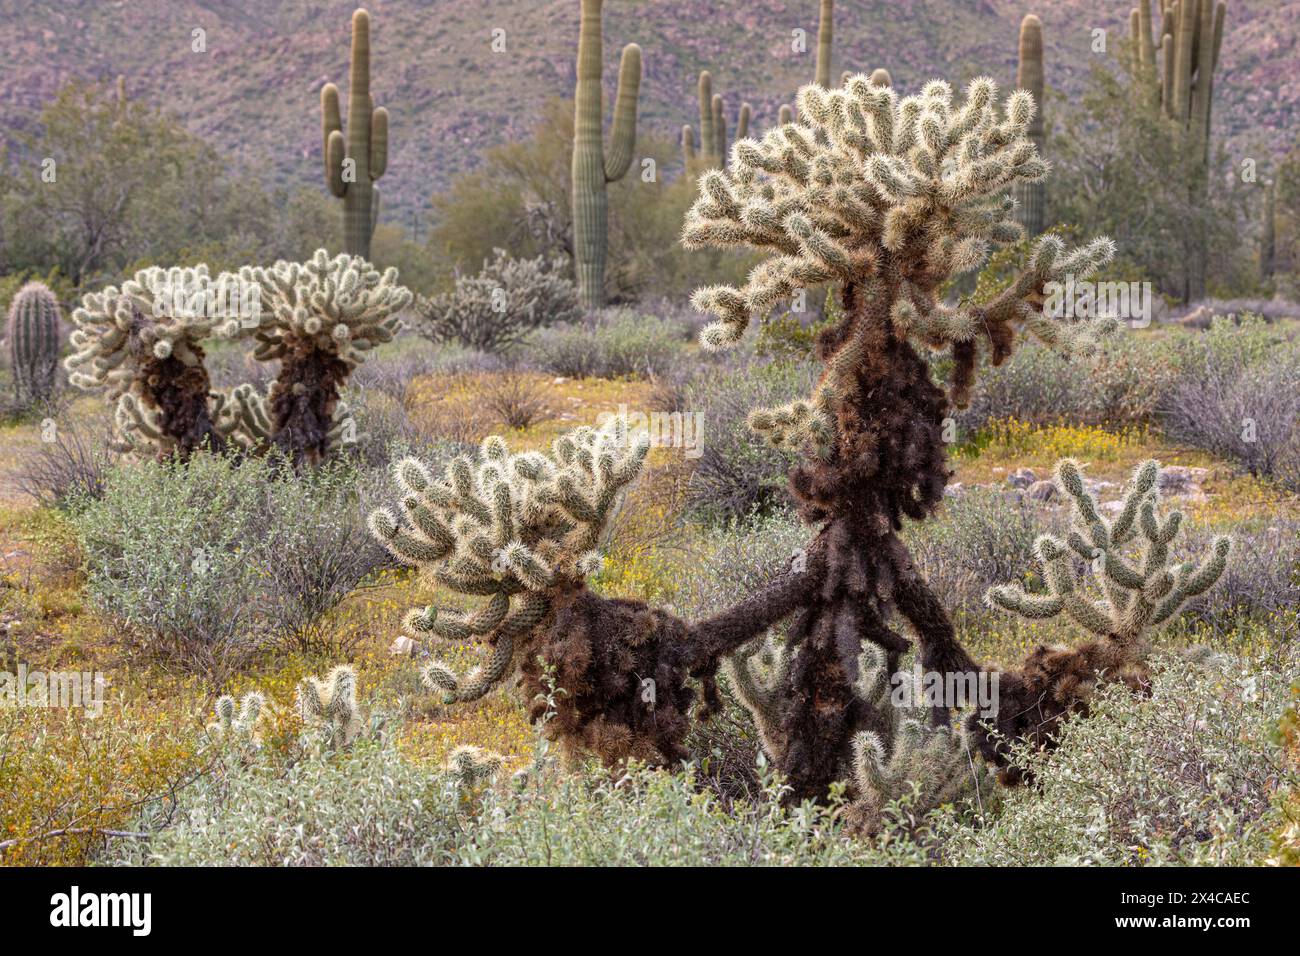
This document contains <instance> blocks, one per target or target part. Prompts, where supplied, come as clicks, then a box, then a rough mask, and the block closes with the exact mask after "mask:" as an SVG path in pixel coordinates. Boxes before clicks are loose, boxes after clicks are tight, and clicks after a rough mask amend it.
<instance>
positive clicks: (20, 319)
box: [5, 282, 59, 403]
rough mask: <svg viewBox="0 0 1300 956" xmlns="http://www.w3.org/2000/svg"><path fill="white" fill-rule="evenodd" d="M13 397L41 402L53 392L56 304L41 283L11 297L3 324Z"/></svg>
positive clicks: (56, 353) (56, 359) (56, 360)
mask: <svg viewBox="0 0 1300 956" xmlns="http://www.w3.org/2000/svg"><path fill="white" fill-rule="evenodd" d="M5 338H6V339H7V340H8V342H9V367H10V368H11V369H12V370H13V376H14V396H15V397H16V398H17V399H18V401H19V403H26V402H43V401H45V400H46V399H48V398H49V397H50V396H51V395H52V394H53V393H54V383H55V379H56V373H57V372H58V368H59V303H58V300H56V299H55V298H54V293H53V292H51V291H50V290H49V289H48V288H46V286H45V285H44V284H43V283H40V282H29V283H27V284H26V285H25V286H23V287H22V288H21V289H19V290H18V294H17V295H15V296H14V299H13V302H11V303H10V305H9V320H8V322H7V323H6V324H5Z"/></svg>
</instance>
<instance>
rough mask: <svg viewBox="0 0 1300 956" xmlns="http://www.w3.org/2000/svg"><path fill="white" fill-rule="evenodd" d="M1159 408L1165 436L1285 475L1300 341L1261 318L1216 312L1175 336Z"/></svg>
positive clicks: (1297, 420) (1295, 449) (1291, 448)
mask: <svg viewBox="0 0 1300 956" xmlns="http://www.w3.org/2000/svg"><path fill="white" fill-rule="evenodd" d="M1161 413H1162V421H1163V424H1164V427H1165V429H1166V431H1167V432H1168V433H1169V434H1170V435H1171V437H1173V438H1175V439H1178V440H1180V441H1186V442H1188V443H1190V444H1193V445H1196V446H1197V447H1200V448H1204V449H1205V450H1207V451H1210V452H1213V453H1214V454H1216V455H1219V456H1221V457H1224V458H1228V459H1229V460H1232V461H1234V462H1236V463H1237V464H1238V465H1239V466H1240V467H1242V468H1243V469H1245V470H1246V471H1248V472H1250V473H1251V474H1252V475H1256V476H1260V477H1270V478H1278V477H1281V478H1284V479H1289V478H1290V477H1291V476H1292V474H1293V472H1294V471H1295V470H1296V465H1295V461H1296V460H1300V429H1298V426H1300V348H1298V347H1297V346H1296V345H1294V344H1293V343H1290V342H1288V341H1287V340H1286V339H1285V338H1284V337H1283V336H1282V335H1281V334H1280V333H1278V332H1276V331H1275V329H1274V327H1269V326H1266V325H1265V324H1264V322H1263V320H1262V319H1258V318H1248V319H1246V320H1243V321H1242V323H1241V325H1240V326H1239V327H1238V326H1235V325H1233V323H1232V322H1231V321H1229V320H1227V319H1216V320H1215V322H1214V325H1213V326H1212V327H1211V329H1210V330H1209V331H1208V332H1206V333H1204V335H1202V336H1198V337H1195V338H1192V339H1190V340H1189V341H1185V342H1183V343H1181V348H1180V351H1179V356H1178V376H1177V378H1176V379H1175V381H1174V382H1173V384H1172V386H1171V387H1170V389H1169V391H1168V393H1167V394H1166V395H1165V397H1164V399H1163V400H1162V402H1161ZM1295 487H1300V485H1296V486H1295Z"/></svg>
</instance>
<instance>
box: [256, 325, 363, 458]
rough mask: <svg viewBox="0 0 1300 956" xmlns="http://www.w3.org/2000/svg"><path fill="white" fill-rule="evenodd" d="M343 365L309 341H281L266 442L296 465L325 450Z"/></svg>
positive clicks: (343, 378)
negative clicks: (282, 352)
mask: <svg viewBox="0 0 1300 956" xmlns="http://www.w3.org/2000/svg"><path fill="white" fill-rule="evenodd" d="M347 375H348V369H347V365H345V364H344V363H343V361H342V360H341V359H340V358H339V357H338V356H337V355H334V354H332V353H330V352H325V351H322V350H321V349H318V348H316V347H315V346H314V345H313V344H312V343H311V342H306V341H303V340H301V339H292V340H289V341H286V342H285V352H284V354H283V355H282V356H281V357H280V374H279V376H277V378H276V380H275V385H274V386H272V388H271V396H270V413H271V428H272V432H271V442H272V444H274V445H275V447H276V448H278V449H280V451H281V452H283V453H284V455H285V456H286V457H287V458H288V459H289V460H290V461H292V462H293V464H294V465H295V467H296V466H298V465H301V464H303V463H306V464H310V465H316V464H319V463H320V462H321V461H322V460H323V459H324V457H325V454H326V452H328V451H329V433H330V429H331V428H332V427H333V425H334V409H335V407H336V406H337V405H338V401H339V389H340V388H341V387H342V385H343V383H344V382H345V381H346V380H347Z"/></svg>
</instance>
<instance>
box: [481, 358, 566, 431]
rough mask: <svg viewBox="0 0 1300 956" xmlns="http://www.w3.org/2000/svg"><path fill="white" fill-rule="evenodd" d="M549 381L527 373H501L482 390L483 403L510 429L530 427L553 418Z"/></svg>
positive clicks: (484, 385) (492, 378) (493, 377)
mask: <svg viewBox="0 0 1300 956" xmlns="http://www.w3.org/2000/svg"><path fill="white" fill-rule="evenodd" d="M546 394H547V387H546V382H545V380H539V379H538V377H537V376H536V375H535V374H534V375H530V374H528V373H527V372H518V371H513V370H512V371H507V372H500V373H498V374H496V375H493V376H491V377H489V378H487V379H486V380H485V381H484V383H483V386H482V388H481V390H480V395H481V396H482V399H483V403H484V404H485V405H486V406H487V407H488V409H489V410H491V412H492V413H493V414H494V415H496V417H497V421H498V422H500V423H501V424H502V425H504V426H505V427H506V428H527V427H528V426H530V425H532V424H533V423H534V422H537V421H542V420H544V419H546V418H549V417H550V415H551V407H550V404H549V403H548V402H547V400H546Z"/></svg>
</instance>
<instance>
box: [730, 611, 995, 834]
mask: <svg viewBox="0 0 1300 956" xmlns="http://www.w3.org/2000/svg"><path fill="white" fill-rule="evenodd" d="M798 653H799V651H798V648H794V649H791V648H790V647H789V646H788V644H786V643H785V642H782V641H778V640H776V639H775V638H774V637H773V636H772V635H771V634H770V633H769V634H768V635H766V636H765V637H763V638H760V639H759V640H758V641H756V642H755V643H754V644H753V645H750V646H749V647H746V648H742V649H741V650H740V651H739V652H738V653H736V654H734V655H732V657H731V658H729V659H728V661H727V671H728V675H729V677H730V678H731V686H732V688H733V689H734V690H735V693H736V696H737V697H738V698H739V699H740V702H741V703H742V704H743V705H744V706H745V708H746V709H747V710H749V712H750V714H751V715H752V716H753V718H754V724H755V727H756V728H757V730H758V732H759V738H760V741H761V743H762V745H763V750H764V752H766V753H767V754H768V756H770V757H772V758H773V759H774V760H775V761H776V762H777V763H778V765H780V764H782V763H783V762H784V758H785V757H786V751H787V749H788V748H789V747H790V745H791V740H790V739H789V738H788V736H787V735H786V734H785V733H784V732H783V730H782V728H783V726H784V725H785V723H786V720H787V719H788V716H789V714H788V711H789V710H790V708H791V707H792V706H793V698H792V695H791V693H790V688H791V668H792V667H793V666H794V664H795V658H796V656H797V655H798ZM891 676H892V675H891V673H890V670H889V666H888V660H887V657H886V655H885V653H884V652H883V651H882V650H881V649H880V648H878V647H877V646H876V645H874V644H866V645H864V646H863V649H862V652H861V654H860V655H859V657H858V680H857V682H856V683H855V684H854V685H853V688H852V690H853V693H854V695H855V696H856V697H857V704H858V707H860V708H861V709H862V710H863V711H864V713H865V714H866V715H867V716H866V719H865V720H864V724H865V725H867V726H870V727H871V728H872V729H870V730H864V731H861V732H860V733H858V734H857V736H856V737H854V739H853V742H852V747H851V753H850V754H847V755H845V756H844V758H843V759H842V760H841V761H840V766H839V771H838V774H837V775H838V776H840V777H841V778H842V779H846V780H848V781H849V782H850V783H851V784H852V787H851V790H850V797H851V802H850V805H849V818H850V820H851V822H852V824H853V826H854V827H855V828H858V829H860V830H862V831H863V832H866V833H874V832H876V831H877V830H878V829H879V828H880V826H881V824H882V823H883V821H884V814H885V811H886V809H887V808H888V807H889V805H890V804H891V803H894V802H896V801H898V800H902V799H904V798H909V799H910V800H911V803H910V807H911V809H912V811H913V812H914V813H916V814H917V815H918V816H924V815H925V814H926V813H928V812H929V811H931V810H934V809H936V808H938V807H941V806H943V805H944V804H946V803H954V802H956V801H958V800H960V799H962V798H963V797H965V796H967V795H969V794H970V793H971V792H972V791H973V790H975V789H976V788H978V787H980V786H981V785H982V780H983V775H982V771H980V770H978V769H977V766H976V763H975V761H974V757H973V755H972V751H971V747H970V745H969V744H968V743H967V741H966V735H965V732H964V731H962V730H956V731H954V730H953V729H952V728H951V727H949V726H947V725H946V724H944V725H940V726H931V725H930V724H929V723H928V721H927V716H928V715H927V713H926V709H925V708H923V707H921V706H918V705H913V704H912V703H911V702H910V701H909V702H908V703H907V704H906V705H900V704H896V703H895V702H894V701H892V700H891V686H890V678H891Z"/></svg>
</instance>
